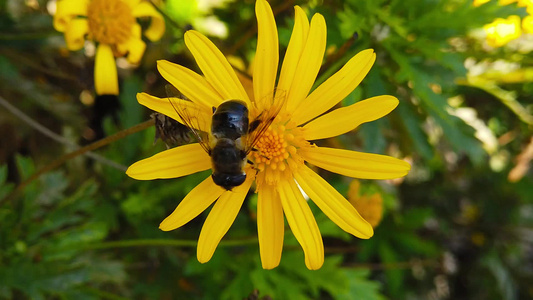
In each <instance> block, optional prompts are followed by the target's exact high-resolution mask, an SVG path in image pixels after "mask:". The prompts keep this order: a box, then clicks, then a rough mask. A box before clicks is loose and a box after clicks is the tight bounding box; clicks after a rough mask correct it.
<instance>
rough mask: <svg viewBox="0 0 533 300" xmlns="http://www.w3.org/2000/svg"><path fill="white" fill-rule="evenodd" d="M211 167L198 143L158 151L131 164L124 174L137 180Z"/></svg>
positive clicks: (170, 176)
mask: <svg viewBox="0 0 533 300" xmlns="http://www.w3.org/2000/svg"><path fill="white" fill-rule="evenodd" d="M209 168H211V159H210V157H209V155H208V154H207V153H206V152H205V151H204V149H203V148H202V147H201V146H200V144H198V143H194V144H189V145H185V146H180V147H176V148H172V149H169V150H165V151H163V152H159V153H157V154H156V155H154V156H152V157H149V158H146V159H143V160H140V161H138V162H136V163H134V164H133V165H131V166H130V167H129V168H128V170H126V174H127V175H128V176H129V177H131V178H134V179H138V180H152V179H162V178H176V177H181V176H185V175H189V174H193V173H196V172H200V171H204V170H207V169H209Z"/></svg>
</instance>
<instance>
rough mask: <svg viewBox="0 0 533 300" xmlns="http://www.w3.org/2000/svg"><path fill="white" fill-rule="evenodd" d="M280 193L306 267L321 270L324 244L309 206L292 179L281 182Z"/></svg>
mask: <svg viewBox="0 0 533 300" xmlns="http://www.w3.org/2000/svg"><path fill="white" fill-rule="evenodd" d="M278 192H279V196H280V200H281V205H282V206H283V211H284V212H285V216H286V217H287V222H288V223H289V226H290V228H291V230H292V233H293V234H294V236H295V237H296V239H297V240H298V243H300V245H301V246H302V248H303V250H304V254H305V265H306V266H307V268H308V269H310V270H317V269H320V267H322V264H323V263H324V244H323V242H322V236H321V235H320V231H319V229H318V225H317V224H316V221H315V217H314V216H313V213H312V212H311V209H310V208H309V205H307V202H306V201H305V199H304V197H303V195H302V193H301V192H300V189H298V186H297V185H296V183H295V182H294V180H292V179H290V180H289V181H287V180H281V181H280V182H279V186H278Z"/></svg>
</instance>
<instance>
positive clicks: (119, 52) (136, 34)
mask: <svg viewBox="0 0 533 300" xmlns="http://www.w3.org/2000/svg"><path fill="white" fill-rule="evenodd" d="M141 31H142V28H141V25H139V24H138V23H135V24H133V26H132V27H131V35H130V37H129V38H128V40H127V41H126V42H124V43H120V44H117V45H116V46H117V47H116V49H115V51H116V52H115V56H116V57H122V56H124V55H126V53H127V52H128V51H129V48H130V41H131V40H141V39H142V36H141ZM145 47H146V46H145ZM143 52H144V50H143Z"/></svg>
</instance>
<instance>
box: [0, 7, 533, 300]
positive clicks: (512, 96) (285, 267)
mask: <svg viewBox="0 0 533 300" xmlns="http://www.w3.org/2000/svg"><path fill="white" fill-rule="evenodd" d="M202 3H203V4H205V3H204V2H202ZM154 4H155V5H157V6H158V7H159V8H160V9H161V11H162V12H163V13H164V14H165V17H166V20H167V32H166V34H165V36H164V38H163V39H162V40H161V41H160V42H158V43H155V44H154V43H149V44H148V48H147V51H146V53H145V56H144V58H143V60H142V63H141V65H139V66H135V67H134V66H128V65H127V64H120V63H119V67H120V68H119V76H120V80H121V81H120V83H121V94H120V96H119V97H118V98H113V97H95V95H94V92H93V82H92V72H93V69H92V67H93V63H94V57H91V56H90V55H87V53H86V52H84V51H83V50H81V51H78V52H68V51H67V50H66V47H65V44H64V38H63V36H62V35H61V34H60V33H58V32H55V31H54V30H53V27H52V16H51V14H50V12H51V11H53V7H54V3H53V1H48V0H31V1H30V0H27V1H19V0H3V1H0V32H1V33H0V97H1V99H0V100H2V109H0V138H1V145H2V146H1V147H0V164H1V167H0V224H1V226H0V298H1V299H131V298H135V299H243V298H248V299H258V298H262V299H268V298H269V297H271V298H273V299H387V298H389V299H528V298H533V289H532V288H531V282H533V180H532V179H533V177H532V173H531V171H530V170H529V165H530V160H531V158H532V157H533V139H532V132H533V130H532V124H533V118H532V116H531V115H532V111H533V97H532V96H531V95H532V94H533V83H532V81H533V76H531V72H532V71H531V70H532V69H531V68H532V67H533V60H532V56H531V55H530V51H531V49H533V47H532V44H533V36H532V35H530V34H523V35H522V36H521V37H520V38H518V39H517V40H514V41H512V42H510V43H509V44H507V45H506V46H504V47H501V48H491V47H489V46H488V45H487V42H486V40H485V33H484V31H483V29H482V27H483V25H485V24H488V23H490V22H492V21H493V20H494V19H495V18H506V17H507V16H509V15H518V16H520V17H525V16H526V15H527V12H526V8H524V7H518V6H517V5H516V3H513V4H510V5H506V6H502V5H499V4H498V3H497V1H490V2H489V3H487V4H484V5H481V6H478V7H475V6H473V5H472V3H471V2H470V1H462V0H446V1H432V0H402V1H400V0H389V1H385V0H378V1H376V0H364V1H361V0H357V1H356V0H348V1H340V0H332V1H311V2H303V1H277V0H276V1H271V4H272V7H273V10H274V13H275V15H276V20H277V23H278V27H279V30H280V39H281V44H282V47H281V49H282V52H283V51H284V50H283V49H285V48H286V45H287V43H288V40H289V37H290V33H291V30H292V25H293V14H294V10H293V8H292V7H293V5H301V6H302V7H303V8H304V9H305V10H306V12H307V13H308V16H310V15H311V14H312V13H316V12H319V13H321V14H323V15H324V16H325V18H326V22H327V25H328V48H327V49H328V51H327V56H326V58H325V64H324V67H323V68H322V70H321V73H320V75H319V80H318V83H320V82H321V81H323V80H324V79H325V78H327V77H328V76H329V75H330V74H332V73H333V72H335V71H336V70H337V69H338V68H339V67H340V66H342V64H343V63H344V62H346V61H347V60H348V59H349V58H350V57H352V56H353V55H354V54H355V53H357V52H358V51H361V50H363V49H366V48H373V49H375V51H376V53H377V55H378V59H377V62H376V64H375V65H374V67H373V69H372V71H371V72H370V74H369V75H368V76H367V78H365V80H364V81H363V83H362V84H361V86H360V87H358V88H357V89H356V90H355V91H354V92H353V93H352V94H351V95H350V96H348V97H347V98H346V99H345V100H344V101H343V103H345V104H350V103H353V102H355V101H359V100H361V99H365V98H368V97H371V96H375V95H382V94H389V95H395V96H397V97H398V98H399V99H400V105H399V107H398V108H397V109H396V110H395V111H394V112H392V113H391V114H390V115H389V116H387V117H386V118H383V119H381V120H378V121H375V122H372V123H369V124H364V125H363V126H361V127H360V128H359V129H358V130H357V131H355V132H351V133H349V134H346V135H344V136H342V137H340V138H339V139H335V140H326V141H322V143H328V144H331V145H333V146H342V147H345V148H352V149H358V150H364V151H367V152H373V153H382V154H390V155H394V156H397V157H401V158H405V159H407V160H409V161H410V162H411V164H412V166H413V168H412V170H411V173H410V174H409V175H408V176H407V177H406V178H405V179H404V180H395V181H362V189H363V190H365V189H366V190H371V191H374V192H378V193H380V194H381V196H382V198H383V220H382V221H381V224H379V225H378V227H377V228H376V231H375V236H374V237H373V238H371V239H370V240H358V239H355V238H353V237H351V236H349V235H347V234H346V233H344V232H342V231H341V230H340V229H339V228H337V227H336V226H335V225H334V224H333V223H331V221H329V220H328V219H327V218H326V217H325V216H324V215H323V214H322V213H321V212H320V210H318V209H316V207H312V209H313V210H314V213H315V216H316V218H317V221H318V224H319V227H320V229H321V232H322V234H323V236H324V241H325V246H326V262H325V264H324V266H323V267H322V269H320V270H318V271H309V270H307V269H306V268H305V265H304V262H303V254H302V251H301V248H300V247H299V246H298V244H297V242H296V240H295V239H294V237H293V236H292V234H291V233H290V231H288V234H287V235H286V237H285V247H284V252H283V257H282V261H281V265H280V266H279V267H278V268H276V269H274V270H271V271H268V270H263V269H262V268H261V264H260V261H259V251H258V245H257V237H256V227H255V226H256V225H255V205H256V204H255V203H256V197H255V196H254V195H253V194H251V195H250V197H249V199H248V201H247V202H246V203H247V204H246V205H245V206H244V207H243V209H242V211H241V213H240V214H239V216H238V217H237V220H236V221H235V224H233V226H232V228H231V230H230V231H229V232H228V234H227V236H226V237H225V239H224V240H223V242H222V243H221V245H220V246H219V248H218V249H217V251H216V252H215V255H214V257H213V259H212V260H211V261H210V262H209V263H206V264H200V263H198V262H197V260H196V253H195V246H196V242H195V240H196V239H197V237H198V235H199V231H200V228H201V225H202V223H203V219H204V218H205V214H203V215H201V216H200V217H198V218H196V219H195V220H193V221H192V222H191V223H189V224H187V225H185V226H184V227H182V228H181V229H178V230H175V231H172V232H162V231H160V230H159V229H158V224H159V222H160V221H161V220H163V218H164V217H166V216H167V215H168V214H169V213H170V212H171V211H172V210H173V209H174V208H175V207H176V205H177V204H178V203H179V201H180V199H182V197H183V196H184V195H185V194H186V193H187V192H188V191H189V190H191V189H192V188H193V187H194V186H195V185H196V184H197V183H198V182H200V180H201V179H202V178H204V177H205V174H196V175H192V176H188V177H185V178H179V179H173V180H160V181H150V182H141V181H135V180H132V179H130V178H128V177H127V176H126V175H125V174H124V168H125V167H126V166H128V165H130V164H131V163H133V162H135V161H137V160H139V159H141V158H145V157H148V156H150V155H152V154H154V153H157V152H159V151H161V150H163V149H165V146H164V145H163V143H162V142H161V141H158V142H157V143H155V144H154V143H153V139H154V128H153V127H151V128H149V129H147V130H144V131H142V132H139V133H135V134H133V135H130V136H128V137H126V138H124V139H121V140H120V141H117V142H113V143H111V144H109V145H108V146H106V147H103V148H101V149H99V150H97V151H96V153H97V154H99V155H100V156H103V157H105V158H107V159H108V160H111V161H112V162H113V163H112V164H110V163H108V162H106V161H102V160H101V159H97V160H95V159H93V158H91V157H87V156H77V157H75V158H72V159H68V160H67V161H66V162H65V163H64V164H61V166H60V167H58V168H55V169H54V170H53V171H50V172H46V173H45V174H42V175H40V176H38V177H37V178H32V177H31V176H32V174H36V172H38V170H40V169H42V168H44V167H46V166H47V165H49V164H50V163H51V162H52V161H54V160H55V159H57V158H59V157H61V156H62V155H64V154H65V153H68V152H71V151H73V150H75V149H76V147H75V145H77V144H78V145H83V144H88V143H90V142H93V141H95V140H97V139H100V138H103V137H105V136H109V135H112V134H114V133H117V132H119V131H122V130H124V129H126V128H129V127H131V126H133V125H135V124H138V123H141V122H143V121H145V120H147V119H148V118H149V114H150V112H149V111H148V110H147V109H145V108H144V107H142V106H140V105H139V104H138V103H137V102H136V100H135V94H136V93H138V92H142V91H145V92H148V93H150V94H154V95H157V96H161V97H162V96H165V94H164V93H165V92H164V85H165V82H164V80H163V79H162V78H161V77H160V76H159V74H157V72H156V68H155V61H156V60H157V59H167V60H170V61H172V62H177V63H180V64H183V65H185V66H187V67H190V68H193V69H196V68H197V67H196V65H195V64H194V62H193V60H192V57H191V55H190V54H189V53H188V51H187V50H186V49H185V47H184V43H183V39H182V37H183V33H184V31H185V30H187V29H188V28H191V27H194V28H198V29H199V30H201V31H203V32H204V33H206V34H208V35H210V36H211V38H212V39H213V40H214V42H215V43H216V44H217V45H218V46H219V47H220V48H221V49H222V51H223V52H224V53H225V54H227V55H231V56H232V57H233V59H232V61H233V62H234V63H235V65H236V66H237V67H238V68H240V69H242V70H243V71H244V72H246V70H249V67H250V62H251V61H252V58H253V52H254V49H255V43H256V40H255V38H256V28H255V22H256V21H255V16H254V1H234V2H231V3H226V4H220V3H219V4H217V5H214V4H213V5H214V6H213V7H209V8H205V7H204V6H199V5H198V4H199V3H197V2H196V1H180V0H167V1H154ZM213 20H218V23H217V22H214V21H213ZM213 24H218V25H213ZM224 28H225V29H227V35H224V30H223V29H224ZM221 29H222V30H221ZM282 54H283V53H282ZM5 102H7V103H8V104H11V106H14V107H16V108H17V109H18V110H19V111H21V112H23V113H22V114H21V113H16V112H15V113H14V111H13V110H12V109H8V108H7V106H6V105H7V104H5ZM26 118H29V119H30V121H31V120H33V121H34V122H36V123H38V124H40V125H35V124H34V125H31V124H29V123H28V121H27V119H26ZM43 128H45V129H49V130H51V131H52V132H54V133H56V134H57V135H58V137H59V138H57V140H58V141H55V140H52V139H51V138H50V137H49V136H46V135H43V133H41V132H40V131H38V129H40V130H43ZM73 145H74V146H73ZM322 173H323V174H321V175H322V176H324V177H325V178H327V180H328V181H329V182H331V183H332V184H333V185H334V186H335V187H336V188H337V189H338V190H339V191H341V192H342V193H344V194H345V195H346V193H347V191H348V186H349V184H350V180H349V179H348V178H342V177H340V176H336V175H334V174H328V173H325V172H322ZM254 290H257V291H259V292H257V291H255V292H254Z"/></svg>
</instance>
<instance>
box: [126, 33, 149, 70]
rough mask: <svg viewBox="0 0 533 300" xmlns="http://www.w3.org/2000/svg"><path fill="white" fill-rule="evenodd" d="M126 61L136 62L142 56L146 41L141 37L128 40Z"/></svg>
mask: <svg viewBox="0 0 533 300" xmlns="http://www.w3.org/2000/svg"><path fill="white" fill-rule="evenodd" d="M127 47H128V61H129V62H130V63H132V64H138V63H139V62H140V61H141V58H142V57H143V54H144V50H145V49H146V43H145V42H143V41H142V40H141V39H133V38H132V39H130V40H129V41H128V46H127Z"/></svg>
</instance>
